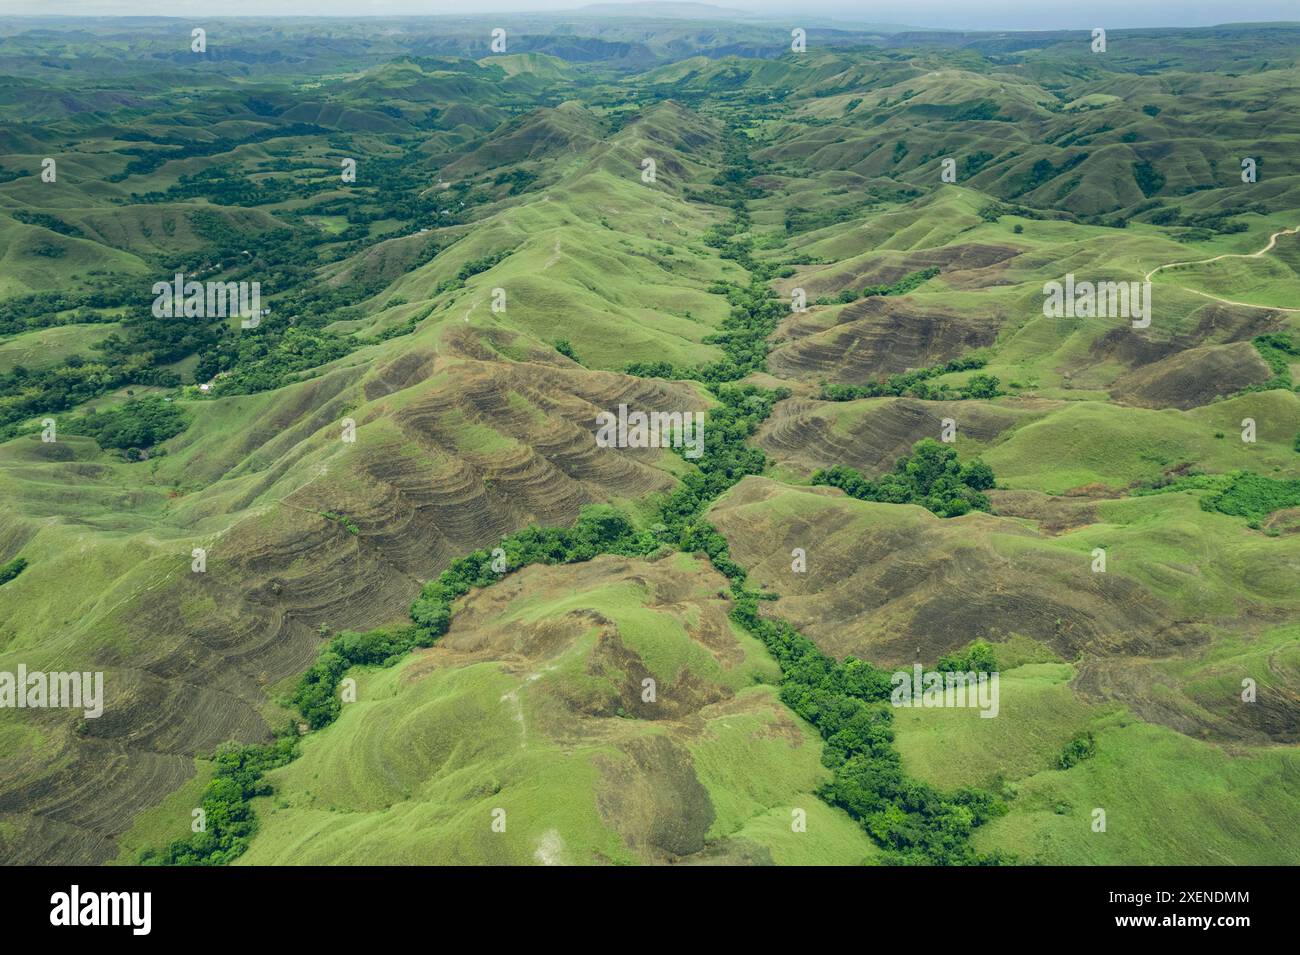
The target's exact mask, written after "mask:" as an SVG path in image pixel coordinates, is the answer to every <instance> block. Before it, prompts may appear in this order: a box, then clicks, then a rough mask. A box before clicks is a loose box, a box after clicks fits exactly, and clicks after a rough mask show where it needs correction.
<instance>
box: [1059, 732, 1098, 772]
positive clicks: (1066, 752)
mask: <svg viewBox="0 0 1300 955" xmlns="http://www.w3.org/2000/svg"><path fill="white" fill-rule="evenodd" d="M1096 755H1097V740H1096V738H1095V737H1094V736H1093V735H1092V731H1091V730H1088V731H1086V732H1083V733H1079V734H1077V735H1076V736H1075V737H1074V738H1073V739H1072V740H1070V742H1068V743H1066V744H1065V749H1063V750H1062V751H1061V756H1060V758H1059V759H1058V760H1057V761H1056V765H1057V766H1058V767H1060V768H1061V769H1069V768H1070V767H1071V766H1077V765H1078V764H1079V763H1080V762H1082V761H1083V760H1085V759H1092V757H1094V756H1096Z"/></svg>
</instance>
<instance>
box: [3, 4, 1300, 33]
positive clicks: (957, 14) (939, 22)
mask: <svg viewBox="0 0 1300 955" xmlns="http://www.w3.org/2000/svg"><path fill="white" fill-rule="evenodd" d="M606 2H619V0H606ZM582 5H583V3H582V2H581V0H576V2H575V0H40V2H30V0H21V2H20V0H0V15H21V14H33V15H49V14H55V15H63V14H67V15H96V16H138V15H142V14H143V15H154V16H184V17H188V16H195V15H206V16H278V15H287V16H354V17H355V16H383V15H394V14H404V15H411V14H414V15H430V14H447V13H451V14H460V15H465V14H486V13H497V12H510V11H543V10H574V9H576V8H578V7H580V6H582ZM716 6H720V7H730V8H733V9H738V10H747V11H750V12H755V13H764V14H772V15H780V16H783V17H785V18H788V19H790V20H791V22H794V21H796V20H798V18H799V16H800V15H803V16H822V17H835V18H839V19H845V20H854V21H858V22H871V23H896V24H906V25H909V26H921V27H950V28H956V29H964V30H1012V29H1020V30H1053V29H1091V28H1092V27H1096V26H1104V27H1107V28H1111V29H1117V28H1121V27H1133V26H1208V25H1211V24H1215V23H1233V22H1242V21H1262V20H1300V0H1245V2H1242V0H1083V2H1067V0H905V2H902V0H883V2H874V0H863V2H845V0H722V2H720V3H718V4H716Z"/></svg>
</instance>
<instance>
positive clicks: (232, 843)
mask: <svg viewBox="0 0 1300 955" xmlns="http://www.w3.org/2000/svg"><path fill="white" fill-rule="evenodd" d="M297 755H298V741H297V733H295V732H293V731H292V730H290V729H285V730H284V731H283V732H281V733H280V735H279V736H278V737H277V738H276V740H275V741H274V742H272V743H268V744H267V745H264V746H238V745H234V744H227V745H226V746H223V747H222V748H221V749H219V750H218V751H217V752H216V753H214V754H213V757H212V761H213V764H214V772H213V776H212V779H211V780H209V781H208V784H207V786H206V788H205V789H204V791H203V799H202V802H201V803H200V805H201V807H202V809H203V821H204V830H203V831H202V832H196V833H194V834H193V835H192V836H190V837H189V838H188V839H177V840H175V841H174V842H172V843H171V844H170V845H168V846H167V847H166V848H165V849H163V850H162V851H161V852H159V851H156V850H154V849H145V850H143V851H142V852H141V853H140V856H139V862H140V864H141V865H224V864H225V863H227V862H229V861H231V860H232V859H234V858H235V857H237V856H239V855H240V854H242V853H243V851H244V850H245V849H247V848H248V843H249V840H250V839H252V838H253V833H255V832H256V831H257V818H256V817H255V816H254V815H253V810H252V807H251V806H250V805H249V802H250V801H251V800H252V799H253V797H254V796H266V795H269V794H270V792H271V787H270V785H269V784H267V783H266V782H263V781H262V776H263V774H264V773H266V772H267V771H268V770H272V769H275V768H277V767H279V766H283V765H285V764H286V763H288V762H289V761H290V760H292V759H293V758H294V757H295V756H297Z"/></svg>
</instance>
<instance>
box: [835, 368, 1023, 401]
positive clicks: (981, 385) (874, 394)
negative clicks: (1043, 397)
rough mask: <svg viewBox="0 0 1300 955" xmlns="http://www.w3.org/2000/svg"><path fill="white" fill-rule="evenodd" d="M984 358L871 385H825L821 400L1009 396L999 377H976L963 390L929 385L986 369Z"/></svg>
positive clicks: (903, 373)
mask: <svg viewBox="0 0 1300 955" xmlns="http://www.w3.org/2000/svg"><path fill="white" fill-rule="evenodd" d="M984 364H985V362H984V359H982V358H955V359H953V360H952V361H950V362H945V363H944V364H942V365H931V366H929V367H927V368H915V369H913V370H912V371H904V372H899V373H898V374H895V375H890V376H889V377H888V378H885V379H884V380H883V381H873V382H872V383H871V384H869V385H840V384H828V383H823V384H822V388H821V399H822V400H823V401H856V400H857V399H859V398H886V397H900V396H902V395H910V396H911V397H913V398H921V399H923V400H927V401H964V400H968V399H974V398H996V397H997V396H998V395H1001V394H1005V392H1003V391H1002V390H1001V386H1002V382H1001V380H1000V379H999V378H998V377H997V376H996V375H985V374H979V375H972V376H971V377H970V379H969V380H968V381H967V382H966V384H965V385H964V386H962V387H961V388H952V387H950V386H948V385H946V384H945V385H939V386H938V387H935V386H933V385H930V384H928V382H929V380H930V379H932V378H937V377H939V376H940V375H947V374H950V373H952V372H956V371H969V370H970V369H972V368H983V367H984Z"/></svg>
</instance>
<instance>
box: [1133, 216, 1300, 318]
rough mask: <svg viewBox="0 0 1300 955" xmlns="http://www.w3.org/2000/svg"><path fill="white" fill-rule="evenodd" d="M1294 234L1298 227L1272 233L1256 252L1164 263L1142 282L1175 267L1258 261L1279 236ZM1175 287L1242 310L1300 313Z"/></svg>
mask: <svg viewBox="0 0 1300 955" xmlns="http://www.w3.org/2000/svg"><path fill="white" fill-rule="evenodd" d="M1296 232H1300V226H1296V227H1295V228H1293V229H1283V230H1281V231H1280V232H1274V233H1273V234H1272V235H1271V236H1269V237H1268V245H1266V246H1264V248H1262V249H1260V250H1259V251H1258V252H1225V253H1223V254H1222V255H1216V256H1213V257H1212V258H1208V259H1193V260H1191V261H1188V262H1166V263H1165V264H1164V265H1157V266H1156V267H1155V268H1154V269H1152V270H1151V271H1150V272H1148V273H1147V274H1146V275H1144V276H1143V277H1142V281H1143V282H1150V281H1151V276H1153V275H1155V274H1156V273H1157V272H1159V271H1161V270H1163V269H1172V268H1173V267H1174V266H1177V265H1206V264H1208V263H1210V262H1217V261H1219V260H1220V259H1258V258H1259V257H1260V256H1263V255H1266V254H1267V253H1269V252H1272V251H1273V247H1274V246H1276V245H1277V240H1278V237H1279V236H1283V235H1294V234H1295V233H1296ZM1177 287H1178V288H1180V289H1182V290H1183V291H1184V292H1191V293H1192V294H1193V295H1200V296H1201V297H1202V298H1208V299H1213V300H1214V301H1216V302H1222V303H1223V304H1225V305H1238V306H1241V307H1242V308H1263V309H1267V310H1269V311H1274V312H1300V308H1287V307H1285V306H1282V305H1257V304H1255V303H1253V302H1234V301H1233V300H1232V299H1230V298H1219V296H1217V295H1211V294H1210V293H1209V292H1201V291H1198V290H1196V289H1194V288H1188V287H1187V286H1185V285H1179V286H1177Z"/></svg>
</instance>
